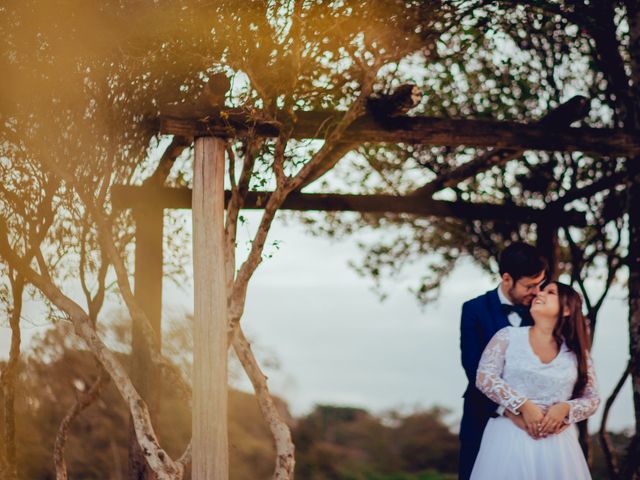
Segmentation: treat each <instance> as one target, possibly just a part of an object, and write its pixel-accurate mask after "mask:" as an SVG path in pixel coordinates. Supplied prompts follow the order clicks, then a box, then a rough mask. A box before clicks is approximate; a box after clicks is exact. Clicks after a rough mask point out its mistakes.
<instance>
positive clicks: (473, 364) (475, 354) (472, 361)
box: [460, 302, 483, 385]
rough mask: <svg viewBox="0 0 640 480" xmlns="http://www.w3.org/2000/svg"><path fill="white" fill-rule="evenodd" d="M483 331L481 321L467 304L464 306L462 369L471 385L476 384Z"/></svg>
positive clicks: (461, 329) (461, 324)
mask: <svg viewBox="0 0 640 480" xmlns="http://www.w3.org/2000/svg"><path fill="white" fill-rule="evenodd" d="M481 341H482V329H481V327H480V319H479V317H478V315H476V314H475V313H474V312H473V311H472V308H471V304H470V303H469V302H466V303H464V304H463V305H462V318H461V320H460V353H461V357H462V368H464V373H465V374H466V375H467V380H469V383H470V384H471V385H475V384H476V372H477V370H478V363H479V362H480V357H481V356H482V350H483V349H482V348H481Z"/></svg>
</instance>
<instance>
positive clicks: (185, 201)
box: [112, 186, 585, 226]
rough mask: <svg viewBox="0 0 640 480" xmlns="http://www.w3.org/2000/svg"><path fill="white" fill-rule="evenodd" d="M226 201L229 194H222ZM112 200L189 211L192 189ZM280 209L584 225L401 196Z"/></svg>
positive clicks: (261, 202) (123, 189)
mask: <svg viewBox="0 0 640 480" xmlns="http://www.w3.org/2000/svg"><path fill="white" fill-rule="evenodd" d="M270 194H271V192H255V191H253V192H249V193H248V195H247V199H246V202H245V205H244V208H246V209H262V208H264V206H265V205H266V204H267V201H268V200H269V195H270ZM225 195H226V197H225V198H226V201H227V202H228V201H229V198H230V196H231V193H230V192H225ZM112 198H113V201H114V206H115V207H116V208H120V209H123V208H132V207H135V206H136V205H138V204H141V203H147V204H148V203H153V204H154V205H156V206H157V207H158V208H191V200H192V195H191V190H190V189H188V188H155V187H154V188H151V187H137V186H115V187H114V188H113V197H112ZM281 208H282V209H283V210H298V211H325V212H340V211H342V212H346V211H350V212H360V213H396V214H400V213H406V214H412V215H418V216H423V217H449V218H460V219H465V220H486V221H491V220H499V221H514V222H515V221H517V222H519V223H538V222H549V221H551V220H553V221H555V222H558V223H559V224H564V225H573V226H584V225H585V218H584V215H583V214H581V213H580V212H575V211H569V212H564V211H562V210H560V209H547V210H543V209H535V208H529V207H520V206H516V205H494V204H489V203H470V202H460V201H455V202H448V201H444V200H433V199H429V198H418V197H402V196H396V195H346V194H327V193H298V192H295V193H292V194H290V195H289V196H288V197H287V199H286V200H285V201H284V204H283V205H282V207H281Z"/></svg>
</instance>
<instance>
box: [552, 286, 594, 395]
mask: <svg viewBox="0 0 640 480" xmlns="http://www.w3.org/2000/svg"><path fill="white" fill-rule="evenodd" d="M551 283H555V284H556V286H557V287H558V303H559V304H560V312H559V313H558V321H557V322H556V326H555V328H554V329H553V338H555V340H556V342H557V343H558V348H560V346H561V345H562V341H563V340H564V341H565V342H566V344H567V347H569V349H570V350H571V351H572V352H573V353H575V355H576V358H577V360H578V379H577V380H576V384H575V386H574V388H573V396H574V397H578V396H580V395H582V393H583V390H584V387H585V386H586V385H587V355H588V351H589V330H588V326H587V319H586V317H585V316H584V315H583V314H582V297H581V296H580V294H579V293H578V292H576V291H575V290H574V289H573V288H572V287H570V286H569V285H566V284H564V283H560V282H551ZM565 309H567V310H568V311H569V313H568V315H564V311H565Z"/></svg>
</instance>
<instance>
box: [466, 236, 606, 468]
mask: <svg viewBox="0 0 640 480" xmlns="http://www.w3.org/2000/svg"><path fill="white" fill-rule="evenodd" d="M499 267H500V275H501V282H500V285H499V286H498V288H496V289H495V290H491V291H489V292H487V293H486V294H484V295H481V296H479V297H477V298H474V299H472V300H469V301H468V302H466V303H465V304H464V305H463V307H462V321H461V328H460V347H461V352H462V365H463V367H464V370H465V373H466V375H467V378H468V380H469V385H468V387H467V389H466V391H465V393H464V412H463V416H462V423H461V425H460V479H461V480H467V479H469V478H471V479H472V480H485V479H487V480H488V479H492V480H493V479H496V480H499V479H510V480H511V479H516V480H539V479H545V480H565V479H566V480H569V479H571V480H582V479H590V478H591V475H590V473H589V468H588V466H587V462H586V460H585V458H584V454H583V453H582V450H581V448H580V445H579V442H578V433H577V428H576V426H575V423H576V422H579V421H581V420H584V419H585V418H587V417H589V416H590V415H593V413H594V412H595V410H596V408H597V407H598V405H599V403H600V398H599V396H598V391H597V386H596V378H595V373H594V368H593V363H592V361H591V358H590V355H589V327H588V325H587V319H586V318H585V317H584V316H583V314H582V299H581V297H580V295H579V294H578V293H577V292H576V291H575V290H574V289H573V288H571V287H570V286H568V285H565V284H562V283H559V282H556V281H550V282H547V281H545V272H546V262H545V260H544V258H542V257H541V256H540V254H539V253H538V251H537V250H536V249H535V248H534V247H532V246H531V245H527V244H525V243H521V242H516V243H513V244H511V245H509V246H508V247H507V248H505V249H504V251H503V252H502V253H501V255H500V260H499Z"/></svg>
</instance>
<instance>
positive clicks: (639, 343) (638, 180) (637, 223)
mask: <svg viewBox="0 0 640 480" xmlns="http://www.w3.org/2000/svg"><path fill="white" fill-rule="evenodd" d="M627 165H628V168H629V184H628V205H627V208H628V215H629V254H628V258H627V262H628V263H627V265H628V267H629V354H630V356H631V381H632V388H633V405H634V412H635V419H636V428H635V435H634V438H633V440H632V442H631V445H630V447H629V451H628V454H627V462H628V465H627V468H626V475H625V476H626V477H627V478H640V458H639V457H640V455H639V453H640V168H639V167H638V166H639V165H640V158H635V159H633V161H631V162H628V164H627Z"/></svg>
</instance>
